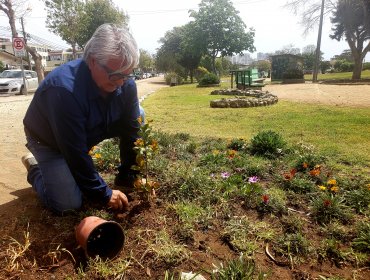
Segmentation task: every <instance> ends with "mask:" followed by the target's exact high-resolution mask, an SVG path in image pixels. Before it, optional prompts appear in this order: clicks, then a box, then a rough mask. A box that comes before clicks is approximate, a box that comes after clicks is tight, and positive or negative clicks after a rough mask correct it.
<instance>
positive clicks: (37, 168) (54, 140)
mask: <svg viewBox="0 0 370 280" xmlns="http://www.w3.org/2000/svg"><path fill="white" fill-rule="evenodd" d="M138 53H139V52H138V48H137V45H136V42H135V40H134V39H133V37H132V36H131V34H130V33H129V32H128V30H126V29H125V28H122V27H117V26H116V25H114V24H103V25H102V26H100V27H99V28H98V29H97V30H96V31H95V33H94V34H93V36H92V37H91V39H90V40H89V41H88V42H87V44H86V47H85V50H84V56H83V59H77V60H74V61H71V62H69V63H66V64H64V65H62V66H60V67H58V68H56V69H55V70H53V71H52V72H51V73H50V74H49V75H47V77H46V78H45V80H44V81H43V82H42V83H41V84H40V86H39V88H38V89H37V91H36V93H35V95H34V97H33V100H32V102H31V104H30V106H29V108H28V110H27V113H26V115H25V117H24V120H23V123H24V127H25V134H26V138H27V144H26V146H27V148H28V149H29V150H30V151H31V153H32V154H28V155H26V156H24V157H22V162H23V163H24V165H25V166H26V168H27V171H28V175H27V181H28V182H29V183H30V184H31V185H32V187H33V189H34V190H35V191H36V192H37V194H38V197H39V198H40V200H41V201H42V202H43V203H44V204H45V205H46V206H47V207H48V208H50V209H52V210H54V211H56V212H57V213H59V214H63V213H65V212H66V211H69V210H76V209H79V208H80V207H81V205H82V198H83V197H84V199H85V198H86V199H91V200H95V201H100V202H102V203H105V204H107V205H108V207H111V208H113V209H124V208H126V207H127V206H128V200H127V197H126V195H125V194H124V193H123V192H121V191H119V190H112V189H110V188H109V187H108V186H107V184H106V183H105V182H104V180H103V179H102V178H101V176H100V175H99V174H98V172H97V171H96V169H95V167H94V164H93V161H92V159H91V157H90V155H89V154H88V152H89V150H90V149H91V147H93V146H94V145H96V144H97V143H99V142H101V141H102V140H104V139H107V138H111V137H119V138H120V157H121V165H120V167H119V168H118V171H119V173H118V175H117V177H116V179H115V184H116V185H117V186H123V187H124V186H126V187H130V185H131V184H132V181H133V179H134V176H135V174H134V173H133V171H132V170H131V169H130V167H131V166H132V164H134V161H135V154H134V151H133V149H132V148H133V146H134V142H135V140H136V139H137V138H138V134H137V133H138V130H139V127H140V124H139V122H138V118H139V116H140V115H141V114H143V112H142V111H141V108H140V106H139V101H138V96H137V90H136V85H135V82H134V80H133V79H130V74H131V73H132V70H133V68H134V67H135V66H136V65H137V63H138V59H139V57H138V56H139V55H138Z"/></svg>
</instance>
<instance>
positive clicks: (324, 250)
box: [317, 238, 348, 267]
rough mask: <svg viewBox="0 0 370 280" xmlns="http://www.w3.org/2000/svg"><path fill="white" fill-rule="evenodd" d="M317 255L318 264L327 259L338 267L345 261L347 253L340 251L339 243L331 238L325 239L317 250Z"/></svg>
mask: <svg viewBox="0 0 370 280" xmlns="http://www.w3.org/2000/svg"><path fill="white" fill-rule="evenodd" d="M317 253H318V256H319V262H322V261H323V260H324V259H329V260H330V261H332V262H333V263H334V264H335V265H336V266H337V267H340V266H341V265H342V264H343V263H344V262H345V261H346V259H347V255H348V253H345V252H343V251H342V250H341V249H340V244H339V242H338V241H337V240H336V239H333V238H329V239H325V240H324V241H323V242H322V245H321V246H320V248H319V249H318V250H317Z"/></svg>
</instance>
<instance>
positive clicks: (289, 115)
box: [143, 82, 370, 169]
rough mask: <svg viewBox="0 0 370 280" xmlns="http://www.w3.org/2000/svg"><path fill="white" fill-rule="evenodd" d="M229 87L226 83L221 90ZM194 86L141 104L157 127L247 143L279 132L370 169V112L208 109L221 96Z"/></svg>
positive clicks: (294, 107)
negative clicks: (264, 133) (262, 133)
mask: <svg viewBox="0 0 370 280" xmlns="http://www.w3.org/2000/svg"><path fill="white" fill-rule="evenodd" d="M228 85H229V84H228V83H227V82H225V83H224V84H223V86H225V87H227V86H228ZM214 89H215V88H197V87H196V85H195V84H191V85H183V86H176V87H170V88H164V89H161V90H160V91H158V92H156V93H155V94H153V95H151V96H150V98H148V99H146V100H145V101H144V103H143V106H144V108H145V110H146V113H147V117H148V119H152V120H153V121H154V122H153V127H154V128H155V129H158V130H161V131H164V132H170V133H177V132H184V133H189V134H190V135H193V136H199V137H208V136H211V137H220V138H244V139H246V140H249V139H251V137H253V136H254V135H255V134H257V133H258V132H260V131H263V130H273V131H276V132H278V133H280V134H281V135H282V136H283V137H284V139H286V140H287V141H288V142H290V143H298V142H301V141H302V142H304V143H307V144H312V145H314V146H315V147H316V148H317V149H319V151H320V152H322V153H323V154H325V155H327V156H330V157H335V158H336V161H338V162H344V163H345V164H346V165H349V166H353V165H356V164H359V165H361V166H362V167H365V169H366V168H368V167H369V166H370V126H369V120H370V110H369V109H368V108H349V107H337V106H328V105H313V104H302V103H292V102H287V101H279V102H278V103H277V104H275V105H272V106H268V107H253V108H237V109H235V108H224V109H220V108H219V109H216V108H210V106H209V102H210V100H213V99H219V98H221V97H222V96H215V95H210V92H211V91H212V90H214Z"/></svg>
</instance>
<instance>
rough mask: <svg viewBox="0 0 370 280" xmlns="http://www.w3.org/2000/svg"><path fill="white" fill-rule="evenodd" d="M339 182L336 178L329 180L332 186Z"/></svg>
mask: <svg viewBox="0 0 370 280" xmlns="http://www.w3.org/2000/svg"><path fill="white" fill-rule="evenodd" d="M336 184H337V180H335V179H331V180H329V181H328V185H332V186H335V185H336Z"/></svg>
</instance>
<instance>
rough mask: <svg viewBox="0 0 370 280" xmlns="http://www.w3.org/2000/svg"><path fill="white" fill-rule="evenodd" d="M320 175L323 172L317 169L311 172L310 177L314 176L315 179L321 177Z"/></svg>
mask: <svg viewBox="0 0 370 280" xmlns="http://www.w3.org/2000/svg"><path fill="white" fill-rule="evenodd" d="M320 173H321V170H320V169H319V168H315V169H312V170H310V175H311V176H314V177H315V176H319V175H320Z"/></svg>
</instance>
